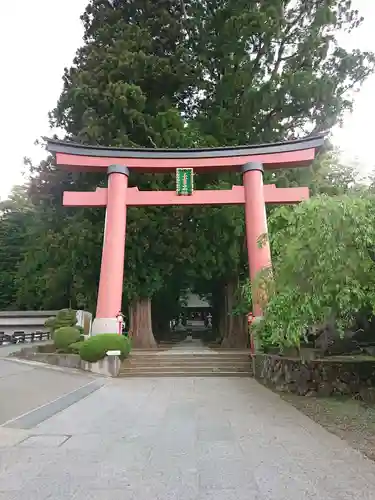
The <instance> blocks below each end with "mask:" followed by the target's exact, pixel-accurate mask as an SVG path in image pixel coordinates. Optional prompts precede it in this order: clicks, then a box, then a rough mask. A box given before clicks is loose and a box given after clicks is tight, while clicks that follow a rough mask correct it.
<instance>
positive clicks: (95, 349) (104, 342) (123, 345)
mask: <svg viewBox="0 0 375 500" xmlns="http://www.w3.org/2000/svg"><path fill="white" fill-rule="evenodd" d="M130 349H131V341H130V339H129V338H128V337H124V336H123V335H116V334H102V335H95V336H94V337H90V338H88V339H87V340H85V341H84V342H82V345H81V347H80V349H79V355H80V356H81V358H82V359H83V360H84V361H89V362H90V363H95V362H96V361H99V360H101V359H103V358H104V357H105V356H106V353H107V351H121V356H120V359H125V358H126V357H127V356H128V355H129V352H130Z"/></svg>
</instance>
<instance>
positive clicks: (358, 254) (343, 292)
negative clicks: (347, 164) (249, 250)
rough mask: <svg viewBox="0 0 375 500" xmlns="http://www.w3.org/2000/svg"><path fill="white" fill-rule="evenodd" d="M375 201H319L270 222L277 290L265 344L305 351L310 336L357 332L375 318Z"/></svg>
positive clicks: (267, 315)
mask: <svg viewBox="0 0 375 500" xmlns="http://www.w3.org/2000/svg"><path fill="white" fill-rule="evenodd" d="M374 202H375V198H374V196H373V195H371V194H362V195H361V196H358V195H357V196H354V195H345V196H337V197H333V198H330V197H325V196H320V197H314V198H312V199H311V200H310V201H306V202H304V203H301V204H300V205H298V206H296V207H294V208H293V209H289V208H286V207H282V208H279V209H277V210H275V211H274V212H272V215H271V217H269V231H270V236H271V246H272V250H273V266H274V281H273V282H274V285H273V287H274V288H273V290H271V293H268V297H269V302H268V305H267V306H266V308H265V310H264V321H263V323H262V324H261V325H260V327H261V329H260V334H261V336H262V340H263V342H267V343H268V344H273V345H277V346H280V348H288V347H299V345H300V342H301V339H303V338H304V337H305V336H306V334H307V332H308V330H309V328H311V327H314V326H315V325H324V324H327V323H332V324H334V326H335V328H336V329H337V331H338V332H339V333H342V334H343V333H344V332H345V331H346V330H351V329H352V328H353V325H355V322H356V317H357V315H358V313H359V312H360V311H363V310H369V311H374V310H375V273H374V262H375V253H374V251H373V249H374V248H375V224H374V221H375V203H374Z"/></svg>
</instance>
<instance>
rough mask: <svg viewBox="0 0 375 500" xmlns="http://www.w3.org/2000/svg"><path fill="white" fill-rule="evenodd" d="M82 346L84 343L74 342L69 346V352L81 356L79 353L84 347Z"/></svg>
mask: <svg viewBox="0 0 375 500" xmlns="http://www.w3.org/2000/svg"><path fill="white" fill-rule="evenodd" d="M82 344H83V341H79V342H74V343H73V344H70V346H69V348H68V349H69V352H71V353H72V354H79V351H80V349H81V347H82Z"/></svg>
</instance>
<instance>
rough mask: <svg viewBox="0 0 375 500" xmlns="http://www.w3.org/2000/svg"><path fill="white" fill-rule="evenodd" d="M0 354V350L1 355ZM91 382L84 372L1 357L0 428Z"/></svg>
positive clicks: (88, 375) (91, 378) (90, 378)
mask: <svg viewBox="0 0 375 500" xmlns="http://www.w3.org/2000/svg"><path fill="white" fill-rule="evenodd" d="M14 347H15V346H13V348H14ZM2 349H6V348H2ZM3 352H4V351H3V350H1V351H0V355H1V354H2V353H3ZM92 380H93V377H92V376H90V374H86V373H74V372H68V371H63V370H58V369H53V368H51V367H44V366H43V365H41V364H38V363H30V362H29V363H28V362H19V361H16V360H11V359H4V358H2V359H1V358H0V425H1V424H3V423H4V422H6V421H7V420H9V419H12V418H15V417H17V416H18V415H21V414H23V413H25V412H28V411H30V410H32V409H34V408H36V407H38V406H40V405H45V404H47V403H49V402H51V401H52V400H54V399H56V398H59V397H61V396H63V395H65V394H68V393H70V392H72V391H74V390H77V389H79V388H81V387H82V386H85V385H86V384H88V383H89V382H91V381H92ZM0 445H1V442H0ZM0 487H1V486H0Z"/></svg>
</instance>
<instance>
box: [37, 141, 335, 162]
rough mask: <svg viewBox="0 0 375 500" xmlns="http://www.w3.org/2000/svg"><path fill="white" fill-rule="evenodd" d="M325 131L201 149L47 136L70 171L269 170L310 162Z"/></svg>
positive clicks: (58, 160)
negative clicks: (117, 167) (253, 166)
mask: <svg viewBox="0 0 375 500" xmlns="http://www.w3.org/2000/svg"><path fill="white" fill-rule="evenodd" d="M326 135H327V134H326V132H324V133H321V134H319V135H316V136H308V137H304V138H302V139H295V140H291V141H285V142H275V143H269V144H259V145H249V146H238V147H222V148H198V149H148V148H108V147H103V146H87V145H82V144H78V143H73V142H68V141H60V140H56V139H48V138H45V140H46V142H47V150H48V151H49V152H51V153H53V154H55V156H56V163H57V165H59V166H62V167H66V168H68V169H70V170H86V171H98V170H99V171H100V170H104V169H106V168H107V167H109V166H110V165H113V164H121V165H126V166H127V167H128V168H131V169H137V170H140V171H163V172H167V171H173V170H175V169H176V168H194V169H197V170H202V169H206V168H208V169H210V170H212V169H218V170H223V169H229V170H240V168H241V167H242V165H244V164H246V163H249V162H260V163H262V164H263V167H264V168H265V169H266V170H267V169H268V170H271V169H279V168H291V167H301V166H307V165H309V164H310V163H311V162H312V161H313V160H314V158H315V155H316V151H317V150H318V149H320V148H321V147H322V146H323V143H324V139H325V137H326Z"/></svg>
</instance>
